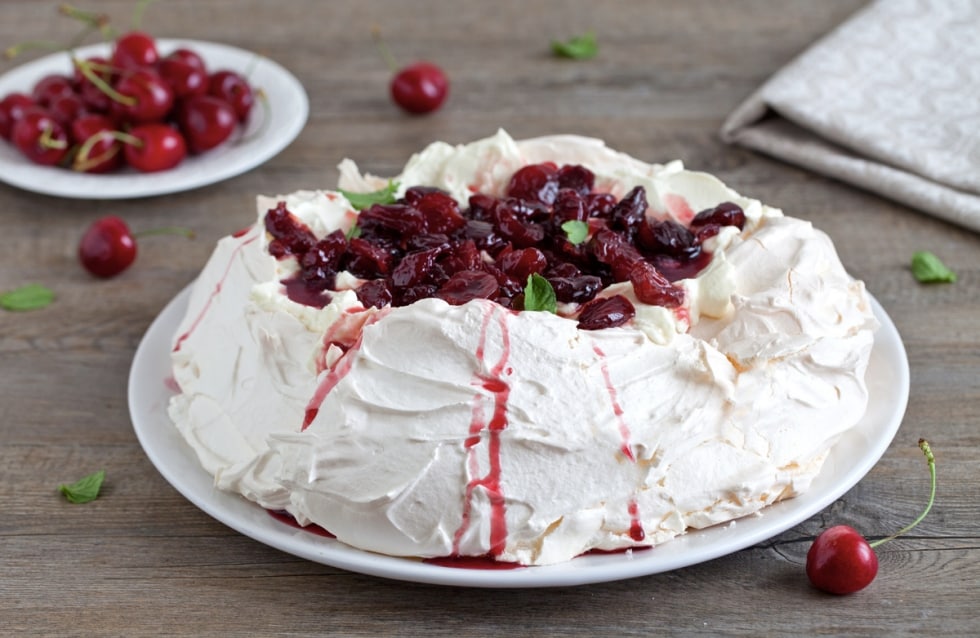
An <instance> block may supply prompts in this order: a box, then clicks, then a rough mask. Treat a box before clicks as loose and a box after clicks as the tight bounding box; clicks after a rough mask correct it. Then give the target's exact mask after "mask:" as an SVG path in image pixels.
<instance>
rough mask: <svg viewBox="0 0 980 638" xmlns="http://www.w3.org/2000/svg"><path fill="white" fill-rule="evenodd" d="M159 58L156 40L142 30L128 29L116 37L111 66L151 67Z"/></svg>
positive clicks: (126, 67)
mask: <svg viewBox="0 0 980 638" xmlns="http://www.w3.org/2000/svg"><path fill="white" fill-rule="evenodd" d="M159 59H160V54H159V52H158V51H157V43H156V40H154V39H153V37H152V36H150V35H149V34H147V33H144V32H143V31H130V32H129V33H124V34H123V35H121V36H119V37H118V38H116V46H115V49H114V50H113V52H112V60H111V62H112V66H114V67H116V68H119V69H140V68H144V67H151V66H153V65H154V64H156V63H157V60H159Z"/></svg>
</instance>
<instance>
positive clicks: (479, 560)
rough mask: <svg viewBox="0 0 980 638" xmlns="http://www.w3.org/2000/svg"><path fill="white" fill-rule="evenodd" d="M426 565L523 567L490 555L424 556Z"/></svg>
mask: <svg viewBox="0 0 980 638" xmlns="http://www.w3.org/2000/svg"><path fill="white" fill-rule="evenodd" d="M422 562H423V563H425V564H427V565H438V566H439V567H452V568H453V569H487V570H500V569H524V567H525V566H524V565H521V564H520V563H505V562H503V561H499V560H496V559H494V558H493V557H492V556H490V555H486V556H443V557H441V558H425V559H423V560H422Z"/></svg>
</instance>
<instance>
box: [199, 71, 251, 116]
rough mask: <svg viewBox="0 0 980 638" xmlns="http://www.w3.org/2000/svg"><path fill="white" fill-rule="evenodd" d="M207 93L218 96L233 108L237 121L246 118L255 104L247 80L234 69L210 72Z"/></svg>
mask: <svg viewBox="0 0 980 638" xmlns="http://www.w3.org/2000/svg"><path fill="white" fill-rule="evenodd" d="M208 95H213V96H214V97H216V98H220V99H222V100H224V101H225V102H227V103H228V104H230V105H231V107H232V108H233V109H235V115H236V116H237V117H238V121H239V122H244V121H245V120H247V119H248V115H249V113H251V112H252V106H253V105H254V104H255V93H254V92H253V91H252V87H251V86H250V85H249V83H248V80H246V79H245V77H244V76H242V75H241V74H239V73H236V72H234V71H228V70H222V71H216V72H214V73H212V74H211V79H210V80H209V82H208Z"/></svg>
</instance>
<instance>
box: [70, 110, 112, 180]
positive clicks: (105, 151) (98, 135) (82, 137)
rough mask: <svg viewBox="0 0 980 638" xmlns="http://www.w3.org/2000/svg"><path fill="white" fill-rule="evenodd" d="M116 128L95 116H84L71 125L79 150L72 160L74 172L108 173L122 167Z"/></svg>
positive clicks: (72, 134)
mask: <svg viewBox="0 0 980 638" xmlns="http://www.w3.org/2000/svg"><path fill="white" fill-rule="evenodd" d="M113 126H114V125H113V122H112V120H110V119H109V118H107V117H106V116H104V115H99V114H95V113H93V114H88V115H83V116H82V117H80V118H78V119H76V120H75V121H74V122H72V123H71V128H70V132H71V138H72V141H74V142H75V144H77V145H78V147H79V148H78V152H77V153H76V154H75V157H74V159H73V160H72V166H71V167H72V170H75V171H79V172H82V173H107V172H109V171H112V170H115V169H116V168H119V167H120V166H121V165H122V162H123V151H122V145H121V144H120V143H119V140H118V139H117V138H116V135H115V131H114V130H113Z"/></svg>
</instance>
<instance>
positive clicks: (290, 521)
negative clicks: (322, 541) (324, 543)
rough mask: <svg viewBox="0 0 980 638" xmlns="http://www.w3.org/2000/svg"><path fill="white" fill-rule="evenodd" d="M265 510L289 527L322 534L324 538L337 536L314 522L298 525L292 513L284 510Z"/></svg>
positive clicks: (318, 534)
mask: <svg viewBox="0 0 980 638" xmlns="http://www.w3.org/2000/svg"><path fill="white" fill-rule="evenodd" d="M266 512H267V513H268V514H269V516H271V517H272V518H274V519H276V520H277V521H279V522H280V523H285V524H286V525H289V526H290V527H295V528H296V529H301V530H303V531H304V532H309V533H310V534H316V535H317V536H323V537H324V538H337V537H336V536H334V535H333V534H331V533H330V532H328V531H327V530H325V529H323V528H322V527H320V526H319V525H317V524H316V523H310V524H309V525H300V524H299V523H298V522H296V519H295V518H293V515H292V514H290V513H289V512H287V511H286V510H266Z"/></svg>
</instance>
